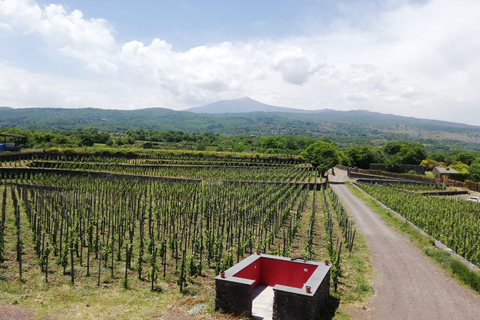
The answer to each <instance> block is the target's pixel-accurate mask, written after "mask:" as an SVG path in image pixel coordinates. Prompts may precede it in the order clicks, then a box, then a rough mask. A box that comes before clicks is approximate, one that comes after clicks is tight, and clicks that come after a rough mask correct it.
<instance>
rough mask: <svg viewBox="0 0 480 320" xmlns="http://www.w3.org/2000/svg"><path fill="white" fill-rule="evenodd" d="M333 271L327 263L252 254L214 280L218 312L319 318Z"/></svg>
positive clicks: (284, 319)
mask: <svg viewBox="0 0 480 320" xmlns="http://www.w3.org/2000/svg"><path fill="white" fill-rule="evenodd" d="M330 268H331V266H330V265H329V264H328V262H325V263H318V262H313V261H304V260H298V259H297V260H292V259H290V258H285V257H279V256H272V255H268V254H260V253H257V254H253V255H251V256H249V257H247V258H246V259H244V260H243V261H240V262H239V263H237V264H236V265H234V266H233V267H231V268H230V269H228V270H226V271H225V272H222V273H221V274H220V275H218V276H217V277H215V310H221V311H223V312H225V313H230V314H234V315H237V316H246V317H252V316H256V317H259V318H262V319H263V318H264V317H267V318H269V317H272V319H273V320H290V319H292V320H293V319H295V320H296V319H317V318H320V317H321V316H322V314H324V312H325V307H326V304H327V301H328V299H329V291H330ZM272 310H273V311H272ZM268 313H269V314H268Z"/></svg>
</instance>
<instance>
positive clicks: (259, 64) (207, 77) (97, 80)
mask: <svg viewBox="0 0 480 320" xmlns="http://www.w3.org/2000/svg"><path fill="white" fill-rule="evenodd" d="M478 34H480V1H477V0H456V1H450V0H416V1H413V0H412V1H408V0H383V1H380V0H336V1H334V0H297V1H294V0H283V1H259V0H257V1H219V0H218V1H198V0H197V1H181V0H180V1H128V0H119V1H114V2H113V1H98V0H97V1H93V0H70V1H67V0H63V1H62V0H59V1H56V0H0V48H1V49H0V106H11V107H63V108H82V107H98V108H110V109H112V108H113V109H138V108H146V107H166V108H172V109H177V110H180V109H185V108H188V107H193V106H199V105H203V104H207V103H210V102H214V101H217V100H222V99H236V98H240V97H244V96H249V97H251V98H253V99H256V100H259V101H261V102H264V103H268V104H272V105H279V106H285V107H292V108H303V109H323V108H331V109H337V110H352V109H366V110H370V111H376V112H382V113H393V114H399V115H404V116H413V117H419V118H431V119H440V120H448V121H456V122H463V123H469V124H475V125H480V120H478V119H480V108H479V102H480V90H478V89H477V84H478V83H479V81H480V59H478V57H479V56H480V37H478Z"/></svg>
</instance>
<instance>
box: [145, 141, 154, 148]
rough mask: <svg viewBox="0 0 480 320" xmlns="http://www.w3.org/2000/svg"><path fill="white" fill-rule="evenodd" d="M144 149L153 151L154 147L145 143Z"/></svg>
mask: <svg viewBox="0 0 480 320" xmlns="http://www.w3.org/2000/svg"><path fill="white" fill-rule="evenodd" d="M143 149H153V145H152V144H151V143H150V142H147V143H144V144H143Z"/></svg>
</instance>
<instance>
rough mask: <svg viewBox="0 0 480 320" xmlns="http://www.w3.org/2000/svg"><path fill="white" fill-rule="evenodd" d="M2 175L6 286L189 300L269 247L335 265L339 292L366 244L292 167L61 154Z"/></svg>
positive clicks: (1, 248)
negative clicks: (37, 283)
mask: <svg viewBox="0 0 480 320" xmlns="http://www.w3.org/2000/svg"><path fill="white" fill-rule="evenodd" d="M0 175H1V177H2V178H3V180H0V181H1V182H2V184H1V185H0V204H1V214H2V215H1V221H0V222H1V224H0V264H1V266H2V279H5V280H8V281H11V280H13V279H17V280H19V281H20V283H21V284H23V283H25V284H28V282H29V281H31V280H29V279H32V277H33V275H37V277H42V278H43V280H42V281H43V282H44V283H47V284H52V285H61V284H65V283H67V284H69V285H78V284H80V285H85V284H88V285H90V286H94V285H96V286H98V287H101V286H103V285H105V284H109V285H116V286H118V287H123V288H125V289H129V288H133V287H135V288H138V287H140V288H144V289H145V290H150V291H152V292H163V291H173V290H175V291H177V292H181V293H183V294H188V293H189V292H190V293H191V292H197V291H198V290H201V288H202V286H205V287H208V288H211V286H212V285H213V276H214V275H216V274H218V273H219V272H221V271H223V270H225V269H227V268H229V267H230V266H232V265H233V264H234V263H236V262H238V261H240V260H241V259H242V258H243V257H245V256H246V255H249V254H251V253H252V252H255V251H256V250H260V251H261V252H267V253H270V254H277V255H282V256H287V257H292V258H305V259H312V260H321V261H322V260H329V261H331V263H332V264H333V266H334V268H333V273H332V282H333V287H334V290H335V291H337V288H338V282H339V278H340V277H341V276H342V265H341V264H340V263H341V262H342V261H345V259H346V258H345V257H343V255H345V256H347V255H346V253H351V252H352V250H353V244H354V241H355V237H356V235H355V230H354V225H353V223H352V222H351V221H350V220H349V217H348V215H347V213H346V212H345V210H344V209H343V207H342V205H341V203H340V202H339V201H338V199H337V198H336V196H335V194H334V193H333V191H332V190H331V189H329V188H327V186H325V185H323V183H322V182H321V180H320V179H319V177H318V174H317V172H316V171H315V170H313V168H312V167H310V166H309V165H307V164H305V163H301V162H298V161H291V160H289V159H275V160H265V159H247V160H242V159H228V158H205V157H193V156H188V155H183V156H171V155H170V156H165V155H150V156H143V157H137V158H132V157H125V158H122V157H96V156H94V155H78V156H69V157H62V156H59V155H53V156H52V158H50V159H49V158H45V157H44V158H42V159H38V157H32V158H31V159H21V160H13V161H4V162H3V163H2V167H1V168H0ZM346 281H347V280H345V282H346ZM174 288H176V289H174ZM196 290H197V291H196ZM210 290H211V289H210ZM342 290H344V289H341V290H340V291H342Z"/></svg>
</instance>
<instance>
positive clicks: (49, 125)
mask: <svg viewBox="0 0 480 320" xmlns="http://www.w3.org/2000/svg"><path fill="white" fill-rule="evenodd" d="M245 100H247V99H243V101H245ZM238 101H239V100H238V99H237V100H236V101H233V102H232V101H228V100H227V102H225V101H222V103H221V104H223V105H225V104H228V103H230V104H231V105H235V104H238ZM240 101H242V100H240ZM247 101H248V102H247V103H249V104H250V106H252V105H257V106H260V107H261V108H263V109H261V110H269V111H258V110H259V109H258V108H257V109H255V108H249V109H248V108H245V109H243V111H246V110H250V111H249V112H239V113H238V112H237V113H227V112H223V113H197V112H192V111H189V110H183V111H175V110H171V109H167V108H146V109H138V110H111V109H97V108H85V109H58V108H25V109H14V108H10V107H0V114H1V116H0V128H4V129H7V128H12V127H17V128H19V129H35V130H41V131H55V130H65V131H73V130H78V129H88V128H96V129H98V130H100V131H110V132H119V131H127V130H153V131H168V130H176V131H183V132H211V133H214V134H222V135H226V136H235V135H257V136H280V135H296V136H310V137H327V138H330V139H332V140H334V141H337V142H339V143H343V144H352V143H382V142H381V141H389V140H409V141H424V142H425V143H431V141H455V142H459V143H461V144H465V143H466V144H470V147H469V148H470V149H478V150H479V151H480V126H473V125H467V124H462V123H455V122H448V121H441V120H430V119H418V118H414V117H404V116H397V115H392V114H383V113H379V112H371V111H366V110H350V111H337V110H332V109H321V110H302V112H296V113H295V112H289V111H290V108H282V107H275V106H269V105H265V104H262V103H260V102H256V101H254V100H252V99H250V98H248V100H247ZM252 101H253V102H252ZM207 106H208V105H207ZM218 106H219V104H216V107H217V108H218ZM265 106H267V107H268V108H266V109H265V108H264V107H265ZM232 108H233V107H230V109H228V110H224V111H232V110H233V111H237V110H238V109H232ZM272 108H273V109H272ZM199 110H200V111H202V110H205V109H197V111H199ZM210 110H212V109H210ZM279 110H280V111H279ZM295 110H296V109H295Z"/></svg>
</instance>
